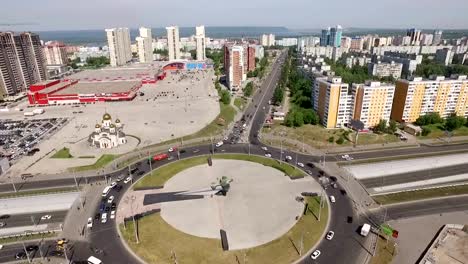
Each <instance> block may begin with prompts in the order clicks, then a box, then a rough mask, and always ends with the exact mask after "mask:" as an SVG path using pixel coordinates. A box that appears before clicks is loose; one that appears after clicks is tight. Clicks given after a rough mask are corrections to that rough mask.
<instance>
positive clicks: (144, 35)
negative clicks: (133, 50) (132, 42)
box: [136, 27, 153, 63]
mask: <svg viewBox="0 0 468 264" xmlns="http://www.w3.org/2000/svg"><path fill="white" fill-rule="evenodd" d="M136 42H137V47H138V49H137V50H138V59H139V60H140V62H142V63H148V62H152V61H153V36H152V34H151V28H145V27H141V28H140V36H138V37H136Z"/></svg>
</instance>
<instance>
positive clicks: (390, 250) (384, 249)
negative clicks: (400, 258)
mask: <svg viewBox="0 0 468 264" xmlns="http://www.w3.org/2000/svg"><path fill="white" fill-rule="evenodd" d="M395 253H396V249H395V245H394V244H393V242H391V241H388V244H387V240H385V239H384V238H382V237H380V236H379V238H378V240H377V250H376V252H375V256H374V257H372V259H371V261H370V264H390V263H391V262H392V259H393V256H394V254H395Z"/></svg>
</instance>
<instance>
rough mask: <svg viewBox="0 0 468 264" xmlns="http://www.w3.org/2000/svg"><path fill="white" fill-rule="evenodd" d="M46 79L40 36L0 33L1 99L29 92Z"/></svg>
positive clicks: (27, 33) (26, 33) (28, 33)
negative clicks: (34, 85)
mask: <svg viewBox="0 0 468 264" xmlns="http://www.w3.org/2000/svg"><path fill="white" fill-rule="evenodd" d="M46 78H47V76H46V70H45V58H44V54H43V50H42V47H41V40H40V38H39V35H36V34H34V33H30V32H24V33H20V34H15V33H13V32H0V97H4V96H7V95H16V94H17V93H19V92H24V91H27V90H28V87H29V86H30V85H31V84H34V83H37V82H41V81H44V80H46Z"/></svg>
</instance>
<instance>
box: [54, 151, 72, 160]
mask: <svg viewBox="0 0 468 264" xmlns="http://www.w3.org/2000/svg"><path fill="white" fill-rule="evenodd" d="M50 158H51V159H70V158H73V156H72V155H71V154H70V149H69V148H62V149H61V150H59V151H57V152H55V154H54V155H53V156H52V157H50Z"/></svg>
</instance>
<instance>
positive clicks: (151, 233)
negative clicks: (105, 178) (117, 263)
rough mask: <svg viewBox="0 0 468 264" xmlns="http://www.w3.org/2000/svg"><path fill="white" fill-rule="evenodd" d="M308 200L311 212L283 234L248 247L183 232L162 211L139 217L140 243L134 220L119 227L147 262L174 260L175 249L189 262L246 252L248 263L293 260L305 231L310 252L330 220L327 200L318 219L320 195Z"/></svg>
mask: <svg viewBox="0 0 468 264" xmlns="http://www.w3.org/2000/svg"><path fill="white" fill-rule="evenodd" d="M308 202H309V211H308V213H307V214H306V215H304V216H302V217H301V218H300V219H299V220H298V222H297V223H296V225H294V226H293V227H292V228H291V229H290V230H289V231H288V232H286V233H285V234H284V235H283V236H281V237H279V238H278V239H275V240H273V241H271V242H269V243H266V244H264V245H261V246H257V247H254V248H249V249H246V250H230V251H223V250H222V248H221V241H220V240H219V239H210V238H202V237H196V236H192V235H189V234H186V233H183V232H181V231H179V230H177V229H175V228H173V227H172V226H171V225H169V224H168V223H166V222H165V221H164V220H163V219H162V217H161V216H160V214H159V213H156V214H152V215H149V216H145V217H143V218H141V219H140V220H138V230H139V234H140V237H139V238H140V243H139V244H136V243H135V235H134V229H133V224H132V222H129V223H127V229H124V228H123V225H120V231H121V232H122V236H123V238H124V239H125V240H126V241H127V244H128V245H129V246H130V248H131V249H132V250H133V251H134V252H135V253H136V254H137V255H139V256H140V257H142V258H143V259H144V260H145V261H146V262H147V263H174V260H173V259H171V257H172V253H171V252H175V254H176V256H177V261H178V263H188V264H191V263H197V264H198V263H200V264H205V263H206V264H207V263H227V264H231V263H232V264H237V263H244V262H243V259H244V254H245V258H246V259H247V263H279V264H281V263H292V262H294V261H295V260H297V259H298V258H300V256H299V254H298V253H297V250H296V248H299V243H300V239H301V236H302V234H304V237H303V238H304V240H303V245H304V248H303V252H307V251H308V250H309V249H310V248H311V247H313V246H314V245H315V244H316V243H317V242H318V241H319V240H320V239H321V238H322V236H323V233H324V229H325V227H326V224H327V221H328V206H327V204H325V207H324V208H323V209H322V214H321V221H317V218H316V215H317V214H318V209H319V199H318V197H314V198H310V197H309V199H308ZM291 217H294V216H291ZM295 247H296V248H295ZM238 260H240V262H238Z"/></svg>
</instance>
